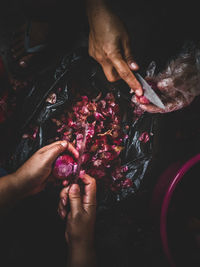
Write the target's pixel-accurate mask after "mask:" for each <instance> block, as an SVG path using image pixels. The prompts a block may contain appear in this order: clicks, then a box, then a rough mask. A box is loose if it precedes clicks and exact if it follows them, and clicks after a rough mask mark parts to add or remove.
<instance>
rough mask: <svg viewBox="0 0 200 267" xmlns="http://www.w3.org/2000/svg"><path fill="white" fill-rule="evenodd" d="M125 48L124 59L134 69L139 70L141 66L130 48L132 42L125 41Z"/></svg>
mask: <svg viewBox="0 0 200 267" xmlns="http://www.w3.org/2000/svg"><path fill="white" fill-rule="evenodd" d="M123 48H124V59H125V61H126V62H127V64H128V66H129V68H130V69H131V70H133V71H136V70H138V69H139V66H138V64H137V63H136V62H135V60H134V57H133V55H132V52H131V48H130V42H129V41H124V43H123Z"/></svg>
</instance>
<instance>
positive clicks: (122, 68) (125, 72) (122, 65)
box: [111, 55, 143, 96]
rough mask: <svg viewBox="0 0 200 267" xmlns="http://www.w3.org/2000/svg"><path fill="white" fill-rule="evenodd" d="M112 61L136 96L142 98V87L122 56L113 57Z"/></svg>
mask: <svg viewBox="0 0 200 267" xmlns="http://www.w3.org/2000/svg"><path fill="white" fill-rule="evenodd" d="M111 61H112V63H113V66H114V67H115V69H116V71H117V72H118V74H119V76H120V77H121V78H122V79H123V80H124V81H125V82H126V83H127V84H128V85H129V87H130V88H131V89H132V90H133V91H134V92H135V93H136V95H138V96H141V95H142V94H143V90H142V87H141V85H140V83H139V82H138V80H137V79H136V78H135V76H134V74H133V73H132V71H131V70H130V68H129V66H128V65H127V63H126V62H125V61H124V60H123V58H122V57H121V56H120V55H115V56H114V55H113V56H112V58H111Z"/></svg>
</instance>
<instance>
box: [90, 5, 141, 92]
mask: <svg viewBox="0 0 200 267" xmlns="http://www.w3.org/2000/svg"><path fill="white" fill-rule="evenodd" d="M87 11H88V12H87V13H88V20H89V25H90V34H89V54H90V56H91V57H93V58H94V59H95V60H97V62H98V63H99V64H101V66H102V68H103V70H104V73H105V75H106V77H107V79H108V80H109V81H110V82H114V81H117V80H119V79H120V78H121V79H123V80H124V81H125V82H126V83H127V84H128V85H129V87H130V88H131V91H132V92H133V91H134V92H135V93H136V95H138V96H141V95H142V94H143V90H142V87H141V85H140V83H139V82H138V80H137V79H136V78H135V76H134V74H133V72H132V70H133V71H136V70H138V68H139V67H138V65H137V64H136V62H135V61H134V59H133V56H132V53H131V49H130V40H129V36H128V33H127V31H126V29H125V27H124V25H123V23H122V22H121V20H120V19H119V18H118V17H117V16H116V15H115V14H114V13H113V12H112V11H110V10H109V9H108V8H107V7H106V6H105V4H104V3H103V0H102V1H95V0H88V10H87Z"/></svg>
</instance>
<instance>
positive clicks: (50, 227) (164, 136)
mask: <svg viewBox="0 0 200 267" xmlns="http://www.w3.org/2000/svg"><path fill="white" fill-rule="evenodd" d="M133 2H134V1H128V0H123V1H120V0H117V1H114V0H113V1H110V3H111V5H112V7H113V9H114V10H115V12H116V13H117V14H118V15H119V16H120V17H121V18H122V20H123V21H124V23H125V24H126V26H127V28H128V30H129V32H130V36H131V37H132V50H133V55H134V56H135V58H136V61H137V62H138V64H139V65H140V67H141V72H143V73H144V72H145V69H146V68H147V66H148V64H149V63H150V62H151V61H152V60H155V61H156V63H157V66H158V68H157V70H161V69H162V68H163V67H164V66H165V65H166V64H167V62H168V60H169V59H170V58H172V57H174V56H176V54H177V53H178V52H179V51H180V49H181V46H182V45H183V44H184V42H185V41H187V40H193V41H195V42H196V41H198V39H199V34H198V16H197V12H198V9H197V7H196V6H195V5H194V4H193V3H192V2H191V1H190V2H187V3H183V2H178V1H159V2H156V1H144V0H142V1H137V2H135V3H133ZM1 5H2V6H1V8H0V49H1V53H2V54H3V55H5V54H6V52H7V50H8V49H9V47H10V43H11V39H12V33H13V31H15V30H16V29H18V28H19V27H20V25H22V24H23V23H24V22H25V21H26V20H27V18H30V17H31V18H34V19H39V20H44V21H47V22H48V23H49V25H51V29H52V30H51V38H50V40H51V41H52V43H53V46H54V49H55V55H60V54H62V53H63V51H64V52H67V51H70V50H72V49H73V48H75V47H77V46H79V45H87V35H88V25H87V20H86V17H85V14H84V6H83V1H66V3H65V2H64V1H57V2H56V3H55V2H54V1H40V2H39V1H34V2H33V1H24V2H23V1H5V2H4V1H1ZM102 23H103V22H102ZM5 58H6V56H5ZM185 114H187V116H186V115H185ZM191 114H192V115H193V114H194V111H193V109H192V108H189V109H187V110H185V111H181V112H177V113H173V114H169V115H164V116H161V117H160V120H159V125H158V128H159V134H158V136H157V142H156V143H157V147H156V148H155V155H154V164H153V165H152V170H151V172H150V174H149V177H147V179H146V180H147V181H148V182H146V184H145V185H144V186H143V187H142V188H141V191H140V193H139V194H138V196H137V197H134V198H131V199H128V200H127V201H125V202H124V203H122V204H120V205H117V206H116V207H115V208H113V210H112V211H110V212H108V213H107V214H105V216H104V218H103V219H102V217H100V218H97V231H96V235H97V242H96V245H97V256H98V262H99V264H100V266H113V267H115V266H116V267H117V266H119V267H126V266H127V267H129V266H142V267H143V266H168V263H167V262H166V260H165V257H164V255H163V252H162V249H161V244H160V240H159V238H158V236H157V233H158V232H157V230H158V229H155V227H154V225H153V224H152V222H151V218H150V217H149V213H148V212H149V202H150V200H151V195H152V190H153V188H154V186H155V183H156V181H157V179H158V177H159V175H160V173H162V171H163V170H164V169H165V167H167V166H168V165H169V164H170V163H171V162H173V161H176V160H177V159H179V158H181V157H186V158H187V157H188V156H189V155H191V154H193V153H195V152H196V151H198V146H196V147H195V148H194V144H195V140H196V139H195V138H198V136H195V138H194V137H192V138H193V140H191V136H192V135H191V132H190V130H188V129H194V128H195V127H193V126H194V123H195V121H196V117H195V116H190V115H191ZM188 118H189V119H188ZM190 118H193V120H190ZM195 129H196V128H195ZM177 131H181V132H182V133H186V134H185V136H186V137H184V138H182V139H181V140H179V141H177V139H176V133H177ZM57 202H58V191H57V190H56V191H55V190H54V189H53V188H49V189H48V190H46V191H45V192H42V193H41V194H39V195H38V196H34V197H32V198H29V199H26V202H25V201H24V202H23V203H19V204H18V205H17V207H16V208H15V209H13V210H12V212H11V213H10V214H9V215H8V216H7V217H6V218H4V220H3V218H1V240H0V243H1V249H0V251H1V253H0V254H1V257H0V266H14V265H15V266H16V265H17V266H18V265H19V266H59V267H60V266H66V257H67V246H66V244H65V240H64V224H63V222H61V220H60V219H59V217H58V215H57V212H56V210H57ZM105 218H106V220H105ZM102 220H103V222H102Z"/></svg>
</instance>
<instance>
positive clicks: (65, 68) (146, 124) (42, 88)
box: [8, 48, 156, 209]
mask: <svg viewBox="0 0 200 267" xmlns="http://www.w3.org/2000/svg"><path fill="white" fill-rule="evenodd" d="M74 90H79V91H80V90H81V93H82V95H89V96H90V97H91V96H94V97H95V96H97V95H98V94H99V93H100V92H102V94H103V95H105V94H106V92H107V91H108V90H112V91H113V92H114V94H115V96H116V98H117V99H118V100H119V103H120V109H121V113H122V114H123V116H122V127H123V125H127V124H128V125H129V130H128V132H127V134H128V136H129V138H128V139H127V140H126V141H125V143H124V146H125V148H124V149H123V151H122V153H121V160H122V164H123V165H126V166H128V171H127V173H126V177H127V178H129V179H131V180H132V182H133V186H132V187H129V188H121V189H120V190H119V191H118V192H112V191H111V190H110V189H109V188H103V189H101V188H98V195H97V198H98V204H99V208H100V209H101V208H103V209H104V208H105V209H106V208H108V207H110V206H112V205H113V204H114V203H116V202H118V201H121V200H123V199H125V198H127V197H128V196H130V195H133V194H135V193H136V192H137V191H138V190H139V188H140V186H141V182H142V181H143V180H144V177H145V174H146V172H147V170H148V167H149V165H150V163H151V160H152V154H153V141H154V126H155V123H156V116H155V115H152V114H148V113H144V114H143V115H142V116H141V117H140V118H139V119H137V120H135V122H134V123H133V124H132V125H131V124H130V118H129V115H130V112H129V110H128V108H127V107H128V104H127V103H128V102H129V101H130V99H131V97H130V95H129V88H128V86H127V85H126V84H125V82H123V81H120V82H117V83H110V82H108V81H107V79H106V78H105V75H104V73H103V71H102V69H101V67H100V66H99V65H98V64H97V62H96V61H94V60H93V59H92V58H91V57H89V56H88V54H87V51H86V50H85V49H84V48H80V49H78V50H76V51H75V52H72V53H70V54H68V55H66V56H64V57H63V58H62V60H61V62H60V64H59V66H58V67H55V64H54V66H50V67H49V68H48V69H46V70H44V72H43V73H41V74H40V76H39V77H38V79H37V82H35V85H34V86H33V88H32V90H31V91H30V93H29V94H28V95H27V97H26V99H25V101H24V105H23V107H22V109H21V111H20V113H19V118H20V120H19V129H20V131H19V136H20V138H19V143H18V144H17V146H16V149H15V151H14V153H13V156H12V159H11V160H10V162H9V164H8V166H9V171H14V170H16V169H17V168H18V167H19V166H21V165H22V164H23V163H24V162H25V161H26V160H27V159H28V158H29V157H30V156H31V155H32V154H33V153H34V152H35V151H37V150H38V149H39V148H41V147H43V146H45V145H46V144H47V140H49V139H51V138H54V135H53V131H52V128H51V127H52V125H51V118H52V117H53V116H55V115H57V114H60V113H62V110H63V108H64V106H66V105H67V104H70V101H71V98H72V95H73V94H72V91H74ZM53 92H56V95H57V99H56V102H55V103H48V102H46V99H47V97H48V95H49V94H50V93H53ZM32 125H34V127H35V126H37V133H36V134H35V138H34V139H29V138H22V136H23V134H24V133H25V132H27V131H29V130H30V129H31V127H32ZM143 132H147V133H148V134H149V138H150V139H149V141H148V142H146V143H144V142H141V141H140V140H139V137H140V136H141V134H142V133H143Z"/></svg>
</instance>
